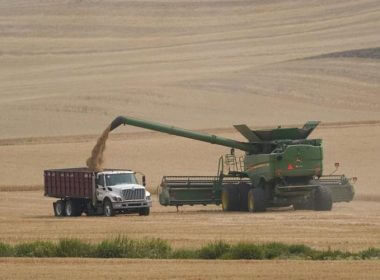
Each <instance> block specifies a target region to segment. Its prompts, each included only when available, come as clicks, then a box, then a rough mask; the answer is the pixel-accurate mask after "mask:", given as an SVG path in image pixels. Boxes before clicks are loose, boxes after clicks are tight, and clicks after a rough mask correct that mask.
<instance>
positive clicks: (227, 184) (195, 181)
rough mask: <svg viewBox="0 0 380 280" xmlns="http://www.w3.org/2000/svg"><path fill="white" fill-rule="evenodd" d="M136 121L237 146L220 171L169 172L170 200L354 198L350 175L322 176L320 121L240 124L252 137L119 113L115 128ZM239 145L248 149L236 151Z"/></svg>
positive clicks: (306, 202) (237, 204)
mask: <svg viewBox="0 0 380 280" xmlns="http://www.w3.org/2000/svg"><path fill="white" fill-rule="evenodd" d="M121 124H124V125H132V126H137V127H142V128H146V129H150V130H155V131H159V132H163V133H168V134H173V135H177V136H181V137H186V138H190V139H194V140H197V141H202V142H208V143H211V144H217V145H222V146H227V147H230V148H232V149H231V153H230V154H228V155H226V156H224V157H221V158H220V160H219V165H218V173H217V175H216V176H215V177H214V176H165V177H164V178H163V180H162V183H161V186H160V192H159V200H160V203H161V204H162V205H165V206H169V205H171V206H177V207H178V206H182V205H195V204H201V205H207V204H216V205H219V204H222V207H223V210H225V211H250V212H261V211H265V210H266V208H268V207H284V206H291V205H293V207H294V209H296V210H297V209H313V210H318V211H329V210H331V209H332V205H333V203H334V202H341V201H347V202H348V201H351V200H352V199H353V196H354V189H353V186H352V184H351V179H348V178H346V177H345V176H344V175H339V176H337V175H330V176H322V172H323V164H322V161H323V149H322V140H321V139H308V136H309V135H310V134H311V133H312V131H313V130H314V129H315V128H316V127H317V126H318V124H319V122H316V121H310V122H307V123H306V124H305V125H304V126H303V127H302V128H281V127H278V128H275V129H271V130H251V129H250V128H248V126H246V125H235V126H234V127H235V128H236V130H237V131H239V132H240V133H241V134H242V135H243V136H244V137H245V138H246V139H247V142H240V141H236V140H232V139H228V138H224V137H218V136H215V135H209V134H205V133H199V132H195V131H189V130H185V129H181V128H176V127H173V126H167V125H164V124H160V123H155V122H147V121H143V120H139V119H135V118H130V117H122V116H121V117H118V118H116V119H115V120H114V121H113V122H112V124H111V130H113V129H115V128H116V127H118V126H119V125H121ZM235 149H239V150H242V151H244V152H245V155H244V156H242V157H237V156H235Z"/></svg>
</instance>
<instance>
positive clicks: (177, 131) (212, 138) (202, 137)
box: [111, 116, 255, 152]
mask: <svg viewBox="0 0 380 280" xmlns="http://www.w3.org/2000/svg"><path fill="white" fill-rule="evenodd" d="M122 124H124V125H132V126H137V127H141V128H145V129H149V130H154V131H159V132H162V133H167V134H172V135H176V136H181V137H185V138H190V139H194V140H198V141H202V142H207V143H211V144H216V145H221V146H226V147H230V148H235V149H239V150H243V151H246V152H252V151H254V149H255V147H254V145H251V144H249V143H243V142H239V141H236V140H232V139H228V138H224V137H220V136H216V135H210V134H207V133H201V132H196V131H191V130H186V129H182V128H178V127H174V126H169V125H165V124H161V123H157V122H152V121H144V120H140V119H136V118H131V117H124V116H119V117H117V118H116V119H114V120H113V121H112V123H111V131H112V130H114V129H115V128H117V127H118V126H120V125H122Z"/></svg>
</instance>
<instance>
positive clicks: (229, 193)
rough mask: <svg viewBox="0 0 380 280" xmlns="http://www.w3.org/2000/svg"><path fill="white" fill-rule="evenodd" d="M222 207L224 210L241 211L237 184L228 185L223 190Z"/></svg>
mask: <svg viewBox="0 0 380 280" xmlns="http://www.w3.org/2000/svg"><path fill="white" fill-rule="evenodd" d="M222 208H223V210H224V211H239V209H240V197H239V188H238V186H236V185H226V186H224V187H223V190H222Z"/></svg>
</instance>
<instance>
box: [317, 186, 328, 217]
mask: <svg viewBox="0 0 380 280" xmlns="http://www.w3.org/2000/svg"><path fill="white" fill-rule="evenodd" d="M332 205H333V201H332V197H331V193H330V191H329V189H328V188H326V187H325V186H319V188H318V189H317V190H316V192H315V194H314V206H315V210H316V211H331V209H332Z"/></svg>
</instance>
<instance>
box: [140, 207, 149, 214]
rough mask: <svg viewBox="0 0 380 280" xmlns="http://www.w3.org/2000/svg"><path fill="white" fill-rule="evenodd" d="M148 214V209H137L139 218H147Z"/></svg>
mask: <svg viewBox="0 0 380 280" xmlns="http://www.w3.org/2000/svg"><path fill="white" fill-rule="evenodd" d="M149 213H150V207H144V208H140V209H139V215H140V216H149Z"/></svg>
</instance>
